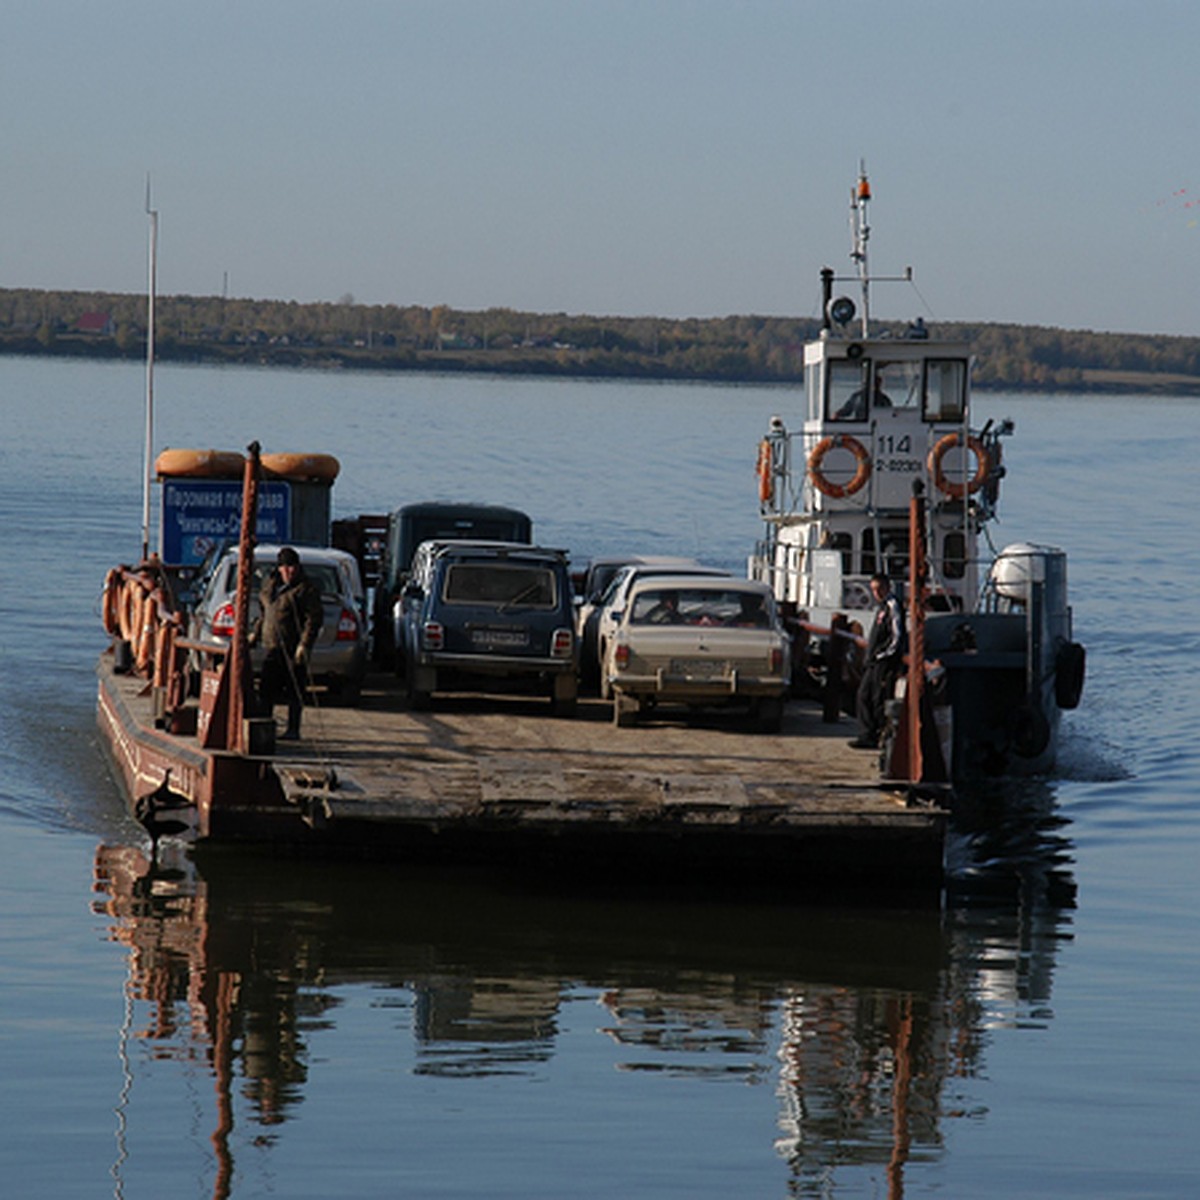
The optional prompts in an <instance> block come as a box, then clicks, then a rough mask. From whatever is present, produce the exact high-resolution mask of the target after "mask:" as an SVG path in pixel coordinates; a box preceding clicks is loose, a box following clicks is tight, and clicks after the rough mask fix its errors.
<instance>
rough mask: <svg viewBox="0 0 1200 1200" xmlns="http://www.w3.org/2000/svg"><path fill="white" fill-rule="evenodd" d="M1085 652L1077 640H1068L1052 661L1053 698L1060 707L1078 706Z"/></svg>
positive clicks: (1081, 692)
mask: <svg viewBox="0 0 1200 1200" xmlns="http://www.w3.org/2000/svg"><path fill="white" fill-rule="evenodd" d="M1086 663H1087V652H1086V651H1085V650H1084V648H1083V647H1082V646H1081V645H1080V644H1079V643H1078V642H1068V643H1067V644H1066V645H1065V646H1063V648H1062V649H1061V650H1059V652H1058V657H1057V658H1056V659H1055V662H1054V700H1055V702H1056V703H1057V704H1058V707H1059V708H1061V709H1071V708H1078V707H1079V700H1080V697H1081V696H1082V695H1083V677H1084V674H1085V671H1086Z"/></svg>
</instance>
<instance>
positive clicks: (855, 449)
mask: <svg viewBox="0 0 1200 1200" xmlns="http://www.w3.org/2000/svg"><path fill="white" fill-rule="evenodd" d="M838 448H840V449H842V450H849V451H850V453H851V454H853V455H854V461H855V463H856V464H857V469H856V470H855V472H854V476H853V478H852V479H851V480H850V481H849V482H848V483H834V482H833V480H831V479H829V478H828V477H827V476H826V475H825V474H824V473H823V472H822V470H821V467H822V465H823V464H824V462H825V455H827V454H828V453H829V452H830V450H834V449H838ZM808 477H809V479H811V480H812V482H813V487H815V488H816V489H817V491H818V492H820V493H821V494H822V495H825V496H829V497H831V498H832V499H834V500H841V499H844V498H845V497H846V496H853V495H854V493H855V492H859V491H862V489H863V488H864V487H866V485H867V480H868V479H870V478H871V456H870V454H869V453H868V452H867V448H866V446H864V445H863V444H862V442H860V441H859V440H858V438H856V437H851V436H850V434H848V433H834V434H831V435H830V436H829V437H823V438H822V439H821V440H820V441H819V442H818V443H817V444H816V445H815V446H814V447H813V448H812V453H811V454H810V455H809V456H808Z"/></svg>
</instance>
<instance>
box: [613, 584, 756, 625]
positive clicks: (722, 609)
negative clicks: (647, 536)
mask: <svg viewBox="0 0 1200 1200" xmlns="http://www.w3.org/2000/svg"><path fill="white" fill-rule="evenodd" d="M629 621H630V624H631V625H728V626H741V627H743V628H747V629H766V628H767V627H768V626H769V625H770V623H771V620H770V615H769V613H768V611H767V605H766V598H765V597H764V596H763V595H761V594H759V593H757V592H743V591H738V590H736V589H733V588H729V589H724V588H647V589H646V590H645V591H642V592H639V593H638V594H637V596H635V597H634V601H633V609H632V611H631V613H630V617H629Z"/></svg>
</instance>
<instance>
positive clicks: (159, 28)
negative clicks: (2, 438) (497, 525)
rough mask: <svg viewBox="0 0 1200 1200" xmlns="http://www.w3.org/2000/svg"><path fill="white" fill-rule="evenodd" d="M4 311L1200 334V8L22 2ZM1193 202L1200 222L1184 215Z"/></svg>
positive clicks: (8, 67) (1098, 2) (1144, 3)
mask: <svg viewBox="0 0 1200 1200" xmlns="http://www.w3.org/2000/svg"><path fill="white" fill-rule="evenodd" d="M0 13H2V16H3V21H2V24H0V28H2V29H3V35H2V36H0V110H2V111H3V113H4V114H5V116H4V119H3V120H2V121H0V167H2V175H0V179H2V181H3V183H2V187H3V199H2V200H0V287H8V288H46V289H54V290H81V291H111V292H132V293H143V294H144V293H145V291H146V288H147V259H148V228H149V222H148V218H147V216H146V211H145V210H146V181H147V177H148V176H149V179H150V182H151V196H152V206H153V208H154V209H155V210H156V211H157V212H158V214H159V217H158V221H159V226H158V228H159V234H158V291H159V293H160V294H162V295H178V294H191V295H220V294H221V293H222V291H223V290H227V293H228V295H230V296H231V297H238V298H256V299H282V300H296V301H301V302H308V301H337V300H339V299H341V298H342V297H344V296H346V295H351V296H353V297H354V299H355V300H356V301H357V302H359V303H362V304H399V305H408V304H419V305H427V306H433V305H437V304H447V305H449V306H451V307H453V308H458V309H467V310H478V309H486V308H491V307H505V308H513V309H518V310H523V311H533V312H546V313H556V312H563V313H571V314H583V313H587V314H593V315H597V316H602V315H611V316H644V315H653V316H660V317H677V318H678V317H711V316H729V315H734V314H758V315H771V316H801V317H808V316H814V315H816V313H817V311H818V308H819V286H818V282H819V280H818V273H819V271H820V268H821V267H822V266H826V265H828V266H832V267H833V268H834V269H835V270H836V271H837V272H838V273H839V274H842V273H850V272H851V271H852V269H853V265H852V263H851V261H850V258H849V251H850V233H849V221H848V218H849V197H850V191H851V188H852V186H853V184H854V182H855V179H856V177H857V173H858V169H859V164H860V162H865V164H866V167H867V171H868V174H869V176H870V180H871V185H872V189H873V193H874V199H873V201H872V205H871V210H870V218H871V240H870V266H871V269H872V271H873V272H874V273H876V274H881V275H888V274H899V273H902V272H903V271H904V269H905V268H907V267H909V266H911V267H912V268H913V271H914V286H911V287H910V286H908V285H904V284H894V285H888V286H886V287H884V286H882V285H881V286H880V287H879V288H876V289H875V290H874V292H873V294H872V309H873V314H874V315H875V316H878V317H883V318H891V319H897V320H900V319H911V318H912V317H914V316H917V315H921V316H924V317H925V318H926V320H931V321H938V320H945V321H949V320H954V321H1001V322H1016V323H1020V324H1032V325H1047V326H1058V327H1062V328H1067V329H1094V330H1100V331H1119V332H1138V333H1162V334H1186V335H1197V334H1198V333H1200V312H1198V298H1200V289H1198V288H1197V279H1198V276H1200V272H1198V270H1197V268H1198V266H1200V225H1198V223H1197V222H1198V221H1200V137H1198V136H1197V135H1198V132H1200V129H1198V127H1200V103H1198V99H1197V97H1198V95H1200V90H1198V88H1197V78H1198V69H1197V61H1198V59H1200V4H1197V3H1196V2H1195V0H1037V2H1029V0H849V2H847V3H841V4H838V3H834V2H832V0H820V2H815V0H790V2H784V0H720V2H719V0H387V2H385V0H339V2H338V3H336V4H335V3H332V0H322V2H314V0H237V2H236V3H231V2H228V0H204V2H200V3H197V2H191V3H182V2H180V0H107V2H105V3H98V2H96V0H36V2H35V0H7V2H6V3H4V4H3V6H2V8H0ZM1193 204H1195V207H1191V205H1193Z"/></svg>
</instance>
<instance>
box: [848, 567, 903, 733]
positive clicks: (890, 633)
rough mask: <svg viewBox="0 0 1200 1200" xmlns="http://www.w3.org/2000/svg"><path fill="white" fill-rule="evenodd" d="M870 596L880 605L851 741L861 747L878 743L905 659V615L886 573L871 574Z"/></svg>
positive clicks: (873, 629) (874, 623)
mask: <svg viewBox="0 0 1200 1200" xmlns="http://www.w3.org/2000/svg"><path fill="white" fill-rule="evenodd" d="M871 595H872V596H873V597H874V598H875V603H876V605H877V607H876V609H875V619H874V620H873V621H872V622H871V633H870V635H869V636H868V638H867V661H866V663H865V664H864V665H863V675H862V682H861V683H859V685H858V697H857V704H856V711H857V716H858V724H859V729H860V732H859V735H858V737H856V738H855V739H854V741H852V742H851V743H850V745H851V746H853V747H855V749H858V750H873V749H875V747H877V746H878V745H879V738H880V736H881V735H882V733H883V727H884V722H885V714H884V704H885V702H886V701H887V698H888V697H889V696H890V695H891V694H892V692H893V690H894V689H895V686H896V676H897V675H899V673H900V667H901V665H902V664H903V660H904V614H903V612H902V611H901V609H900V601H899V600H897V599H896V597H895V595H893V593H892V585H891V582H890V580H889V579H888V577H887V576H886V575H883V574H878V575H872V576H871Z"/></svg>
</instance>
